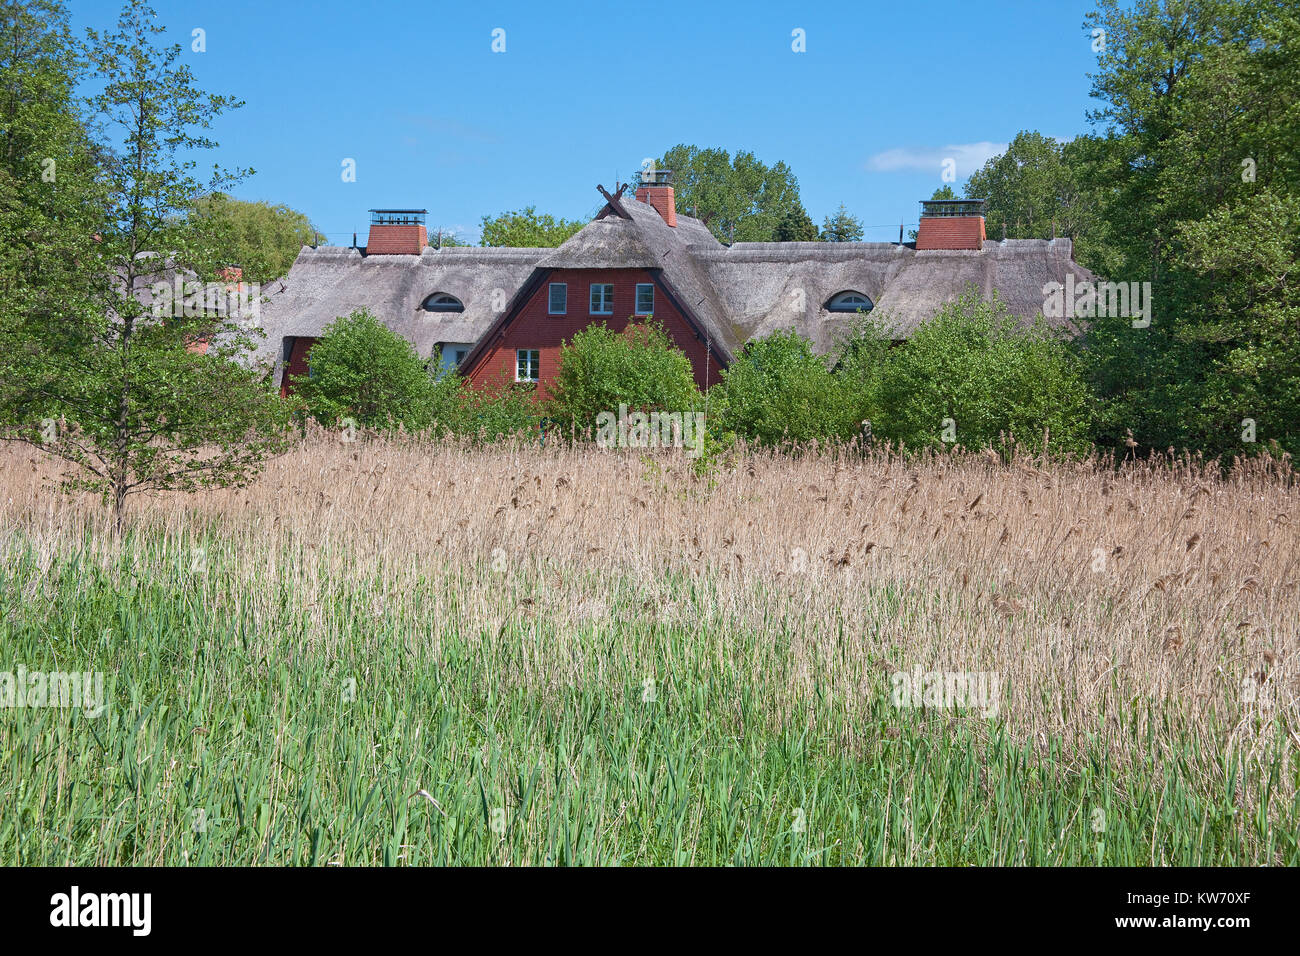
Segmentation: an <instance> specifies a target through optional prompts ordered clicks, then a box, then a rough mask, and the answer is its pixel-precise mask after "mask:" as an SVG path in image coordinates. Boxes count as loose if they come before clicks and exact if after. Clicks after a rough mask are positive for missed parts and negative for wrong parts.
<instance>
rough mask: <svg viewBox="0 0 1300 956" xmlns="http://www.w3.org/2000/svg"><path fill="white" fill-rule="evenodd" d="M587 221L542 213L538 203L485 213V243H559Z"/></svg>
mask: <svg viewBox="0 0 1300 956" xmlns="http://www.w3.org/2000/svg"><path fill="white" fill-rule="evenodd" d="M584 225H585V223H583V222H580V221H578V220H576V219H572V220H571V219H556V218H555V217H554V216H552V215H550V214H549V213H539V212H538V211H537V207H536V206H525V207H524V208H523V209H520V210H517V211H514V212H503V213H501V215H499V216H484V217H483V234H482V239H481V243H482V245H485V246H525V247H528V246H535V247H539V248H542V247H550V246H558V245H559V244H560V243H562V242H564V240H565V239H568V238H569V237H570V236H572V235H573V234H574V233H575V232H577V231H578V230H579V229H581V228H582V227H583V226H584Z"/></svg>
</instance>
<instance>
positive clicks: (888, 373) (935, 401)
mask: <svg viewBox="0 0 1300 956" xmlns="http://www.w3.org/2000/svg"><path fill="white" fill-rule="evenodd" d="M873 391H874V393H875V394H874V396H873V400H872V402H871V407H872V410H873V411H874V415H873V417H872V431H873V434H875V435H876V436H877V437H879V438H884V439H888V440H890V441H895V442H901V443H904V444H906V445H907V446H909V447H913V448H917V447H926V446H933V447H943V446H944V445H946V444H953V443H959V444H961V445H963V446H964V447H966V448H988V447H994V448H1000V447H1002V438H1003V436H1012V437H1014V439H1015V440H1016V441H1017V442H1018V443H1020V444H1022V445H1029V446H1031V447H1033V446H1035V445H1036V444H1037V445H1040V446H1041V444H1042V438H1043V431H1044V429H1048V430H1050V438H1049V443H1050V445H1049V447H1050V448H1051V449H1052V450H1054V451H1070V452H1076V453H1083V452H1086V451H1087V449H1088V448H1089V447H1090V402H1091V396H1090V393H1089V391H1088V388H1087V386H1086V384H1085V383H1084V381H1083V377H1082V372H1081V370H1080V368H1079V367H1078V362H1077V361H1076V360H1075V358H1074V357H1073V356H1072V354H1071V353H1070V351H1069V349H1068V347H1067V346H1066V344H1065V343H1063V342H1062V341H1060V340H1059V339H1058V338H1057V337H1056V336H1055V334H1053V333H1052V332H1051V331H1049V330H1048V329H1046V328H1045V327H1042V326H1034V327H1031V328H1027V329H1026V328H1021V327H1019V325H1018V323H1017V321H1016V319H1015V318H1014V317H1013V316H1012V315H1010V314H1009V313H1008V311H1007V309H1006V306H1005V305H1004V304H1003V303H1001V302H1000V301H999V300H998V299H997V296H996V294H995V295H994V298H993V300H992V301H986V300H985V299H983V298H982V297H981V296H980V294H979V292H978V291H977V290H976V289H974V288H973V287H972V288H969V289H968V290H967V291H966V292H965V293H963V294H962V295H961V296H960V297H959V298H958V299H957V301H955V302H953V303H951V304H949V305H948V306H946V307H945V308H944V309H943V310H941V311H940V312H939V313H938V314H937V315H936V316H935V317H934V318H933V319H931V320H930V321H928V322H926V323H925V324H923V325H922V326H921V327H920V328H918V329H917V330H916V332H915V333H913V335H912V337H911V338H910V339H908V341H907V342H906V343H905V344H904V345H903V346H902V347H900V348H897V349H893V350H891V351H890V352H889V353H888V357H887V360H886V361H884V362H883V364H882V365H881V366H880V368H879V373H878V374H877V375H876V376H875V377H874V384H873Z"/></svg>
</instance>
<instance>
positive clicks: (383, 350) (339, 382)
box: [293, 309, 456, 431]
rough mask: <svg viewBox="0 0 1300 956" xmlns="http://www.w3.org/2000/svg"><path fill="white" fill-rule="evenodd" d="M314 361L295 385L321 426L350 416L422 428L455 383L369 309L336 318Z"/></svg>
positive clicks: (372, 423) (367, 423)
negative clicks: (434, 371) (440, 376)
mask: <svg viewBox="0 0 1300 956" xmlns="http://www.w3.org/2000/svg"><path fill="white" fill-rule="evenodd" d="M310 364H311V372H310V374H309V375H298V376H294V378H293V385H294V388H295V390H296V391H297V392H298V394H299V395H300V396H301V397H302V400H303V402H304V403H305V404H306V406H307V410H308V411H309V412H310V413H311V414H312V416H313V417H315V418H316V420H317V421H319V422H320V423H321V424H323V425H333V424H335V423H337V422H338V421H339V420H340V419H341V418H352V419H354V420H355V421H356V423H357V425H359V426H361V427H363V428H396V427H397V426H398V425H399V424H400V425H402V426H404V427H405V428H406V429H407V430H408V431H422V430H424V429H427V428H428V427H430V425H431V424H432V423H433V418H434V407H435V400H441V402H442V403H443V404H445V403H446V401H447V397H446V396H447V392H448V390H449V389H451V388H454V387H455V385H456V383H455V382H454V381H452V382H450V383H446V382H442V381H439V380H437V379H435V378H434V377H433V376H431V375H430V374H429V373H428V371H426V369H425V363H424V361H423V360H422V359H421V358H420V356H419V355H418V354H417V353H416V351H415V347H414V346H412V345H411V343H410V342H408V341H406V339H404V338H402V337H401V336H400V335H397V334H396V333H395V332H392V331H390V330H389V329H387V328H386V327H385V326H384V325H383V324H382V323H381V322H380V321H379V320H378V319H376V318H375V317H374V316H373V315H371V314H370V313H369V312H368V311H366V310H365V309H359V310H357V311H356V312H353V313H352V314H351V315H349V316H347V317H346V318H340V319H337V320H335V321H334V322H332V323H331V324H330V325H329V326H328V327H327V328H326V329H325V333H324V335H322V336H321V338H320V340H319V341H317V342H316V343H315V344H314V345H313V346H312V348H311V358H310Z"/></svg>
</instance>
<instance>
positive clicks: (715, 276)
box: [259, 196, 1094, 364]
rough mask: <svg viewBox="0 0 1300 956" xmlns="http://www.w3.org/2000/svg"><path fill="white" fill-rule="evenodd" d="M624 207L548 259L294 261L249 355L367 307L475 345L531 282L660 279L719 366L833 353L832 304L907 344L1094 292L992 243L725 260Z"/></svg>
mask: <svg viewBox="0 0 1300 956" xmlns="http://www.w3.org/2000/svg"><path fill="white" fill-rule="evenodd" d="M621 205H622V208H623V209H624V210H625V211H626V212H627V213H628V216H629V218H623V217H621V216H618V215H612V214H607V215H604V216H603V217H602V218H597V219H594V220H593V221H592V222H590V223H588V224H587V225H586V226H584V227H583V228H582V229H581V230H580V231H579V232H577V233H576V234H575V235H573V236H571V237H570V238H569V239H568V240H567V241H566V242H565V243H564V244H562V245H560V246H559V247H557V248H554V249H536V248H478V247H447V248H443V249H441V250H435V249H432V248H430V249H426V250H425V251H424V252H423V253H422V254H421V255H419V256H401V255H392V256H364V255H362V253H361V252H360V251H359V250H356V249H349V248H338V247H322V248H317V249H309V248H304V249H303V250H302V252H301V253H300V254H299V256H298V259H297V261H296V262H295V263H294V265H293V268H292V269H291V270H290V271H289V274H288V275H287V276H286V277H285V278H284V279H282V280H279V281H277V282H274V283H270V284H268V285H266V286H264V287H263V289H262V292H263V296H264V300H263V305H262V326H263V329H264V330H265V331H266V333H267V339H266V341H265V344H264V346H263V347H262V349H261V350H260V352H259V355H260V356H261V357H264V358H272V359H276V360H278V359H280V358H281V357H282V356H281V355H280V351H281V348H282V342H283V339H284V337H285V336H303V335H307V336H315V335H320V333H321V332H322V331H323V330H324V328H325V326H327V325H329V324H330V323H331V322H333V321H334V320H335V319H337V318H339V317H341V316H345V315H347V314H348V313H350V312H352V311H353V310H354V309H359V308H363V307H364V308H368V309H369V310H370V311H371V312H372V313H374V314H375V315H376V316H377V317H378V318H380V319H381V320H382V321H383V322H385V324H387V325H388V326H389V327H390V328H392V329H393V331H395V332H397V333H399V334H400V335H402V336H404V337H405V338H407V339H408V340H409V341H411V342H412V343H413V344H414V345H415V347H416V349H417V350H418V351H419V353H420V354H421V355H425V356H427V355H429V354H431V353H432V351H433V348H434V346H435V344H436V343H438V342H478V341H480V340H481V339H482V337H483V336H484V334H485V333H486V332H487V331H488V329H489V328H491V327H492V326H493V324H494V323H496V322H498V321H500V322H506V321H509V319H510V316H511V314H512V306H513V305H514V302H515V299H516V297H518V296H519V295H520V293H521V290H523V289H524V287H525V285H526V284H527V283H528V281H529V279H530V278H532V277H535V276H539V275H541V272H540V271H539V270H550V269H586V268H590V269H598V268H599V269H609V268H643V269H656V270H661V272H660V277H661V279H662V280H663V281H664V283H665V284H666V285H667V286H668V288H669V290H670V291H671V292H672V293H673V296H674V298H676V299H677V300H678V301H679V302H680V303H681V304H682V306H683V307H684V308H685V309H687V310H688V311H689V312H690V313H691V316H690V317H691V318H692V319H693V320H694V321H695V322H696V323H697V325H698V326H699V327H700V328H701V330H702V332H703V333H704V334H705V335H706V336H707V337H708V338H709V339H710V341H711V343H712V346H713V349H714V351H715V353H717V354H718V356H719V358H720V359H721V360H722V361H723V363H724V364H725V363H726V362H727V361H729V360H730V358H731V357H732V356H734V354H735V352H736V351H738V350H739V349H740V348H741V347H742V346H743V345H744V344H745V343H746V342H748V341H750V340H751V339H754V338H759V337H762V336H765V335H769V334H771V333H772V332H775V331H777V330H780V329H788V328H794V329H796V330H798V331H799V332H800V333H801V334H803V335H805V336H807V337H808V338H809V339H810V340H811V341H812V342H813V344H814V345H815V347H816V348H817V349H818V350H819V351H823V352H825V351H829V350H830V349H832V348H833V347H834V344H835V342H836V340H837V338H838V337H839V336H840V335H841V334H842V332H843V331H844V330H845V329H846V328H847V326H848V325H849V324H850V323H851V322H852V321H853V319H854V316H853V315H852V314H845V313H832V312H828V311H827V310H826V308H825V306H826V304H827V302H828V301H829V300H830V299H831V298H832V297H833V296H834V295H835V294H837V293H839V292H845V291H849V290H852V291H856V292H861V293H864V294H866V295H867V296H868V297H869V298H870V299H871V301H872V302H873V303H874V304H875V307H876V308H875V313H874V314H875V315H876V316H878V317H880V318H882V319H883V320H884V321H885V322H886V324H887V325H889V326H890V327H891V328H893V329H894V330H895V335H896V336H897V337H898V338H906V337H907V336H908V335H910V334H911V333H912V331H914V330H915V329H916V327H917V326H918V325H920V324H921V323H922V322H924V321H925V320H926V319H928V318H930V317H931V316H933V315H934V313H935V312H937V311H938V310H939V309H940V308H941V307H942V306H943V305H945V304H946V303H948V302H951V301H953V300H954V299H956V298H957V297H958V296H959V295H960V294H961V293H962V292H963V291H964V290H965V288H966V287H967V286H968V285H969V284H971V283H973V284H974V285H975V287H976V288H977V289H979V290H980V291H981V292H982V293H983V294H984V295H986V296H988V295H991V294H992V292H993V290H994V289H996V290H997V291H998V293H999V296H1000V298H1001V299H1002V300H1003V301H1004V302H1005V303H1006V304H1007V306H1008V308H1009V309H1010V311H1011V312H1012V313H1013V314H1014V315H1017V316H1019V317H1021V318H1022V319H1025V320H1026V321H1028V320H1030V319H1032V318H1033V317H1036V316H1041V314H1042V305H1043V292H1042V289H1043V286H1044V285H1045V284H1046V283H1048V282H1052V281H1056V282H1063V281H1064V279H1065V275H1066V273H1067V272H1073V273H1074V275H1075V278H1076V280H1082V279H1085V278H1086V279H1091V278H1094V277H1093V276H1092V275H1091V273H1089V272H1088V271H1087V270H1086V269H1083V268H1082V267H1080V266H1078V265H1077V264H1075V263H1074V261H1073V259H1072V252H1073V247H1072V244H1071V242H1070V240H1068V239H1056V240H1052V241H1047V240H1008V241H1004V242H993V241H989V242H985V243H984V248H983V249H981V250H978V251H976V250H964V251H924V252H918V251H917V250H916V249H915V248H914V246H913V245H912V244H903V245H900V244H895V243H871V242H845V243H826V242H785V243H776V242H770V243H755V242H742V243H736V244H735V245H732V246H730V247H728V246H723V245H722V244H721V243H719V242H718V241H717V240H716V239H715V238H714V237H713V235H712V234H711V233H710V232H709V230H708V229H707V228H706V227H705V225H704V224H703V223H702V222H700V221H699V220H697V219H692V218H691V217H689V216H683V215H680V214H679V215H678V217H677V223H678V224H677V226H676V228H673V227H670V226H668V225H667V224H666V223H665V222H664V221H663V220H662V219H661V218H660V216H659V213H658V212H656V211H655V210H654V209H653V207H651V206H650V205H649V204H647V203H642V202H639V201H637V200H635V199H634V198H632V197H631V196H624V197H622V200H621ZM438 292H445V293H448V294H450V295H454V296H455V297H456V298H458V299H460V301H461V302H463V303H464V305H465V311H464V312H459V313H456V312H427V311H424V310H423V309H422V308H421V305H422V303H423V302H424V300H425V298H426V297H428V296H429V295H431V294H433V293H438ZM503 306H504V307H505V311H504V312H502V311H501V310H502V307H503ZM1057 324H1060V323H1059V321H1058V323H1057ZM1070 330H1071V331H1074V330H1073V329H1072V328H1071V329H1070ZM471 358H472V356H471Z"/></svg>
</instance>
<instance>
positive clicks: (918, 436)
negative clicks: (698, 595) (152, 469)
mask: <svg viewBox="0 0 1300 956" xmlns="http://www.w3.org/2000/svg"><path fill="white" fill-rule="evenodd" d="M438 367H439V362H438V357H437V356H436V355H435V356H434V358H433V360H432V361H431V362H429V363H428V366H427V367H426V364H425V363H424V362H423V361H422V360H421V359H420V358H419V357H418V355H417V354H416V352H415V350H414V348H413V347H412V346H411V345H410V344H409V343H407V342H406V341H405V340H404V339H402V338H400V337H399V336H397V335H395V334H394V333H392V332H390V331H389V330H388V329H386V328H385V327H384V326H383V325H382V324H381V323H379V322H378V321H377V320H376V319H375V318H374V317H373V316H371V315H369V313H366V312H364V311H360V312H356V313H353V314H352V315H350V316H348V317H346V318H344V319H340V320H338V321H337V322H335V323H334V324H333V325H331V326H330V327H329V328H328V329H327V330H326V333H325V335H324V336H323V337H322V338H321V339H320V340H319V341H318V342H317V343H316V344H315V345H314V346H313V348H312V353H311V369H312V370H311V375H310V376H309V377H298V378H296V379H295V385H296V387H297V388H298V390H299V392H300V394H301V395H302V397H303V399H304V401H305V403H306V406H307V408H308V410H309V411H310V412H311V414H312V415H314V416H315V417H316V418H317V419H318V420H319V421H321V422H322V423H324V424H327V425H334V424H337V423H338V422H339V420H340V419H342V418H345V417H351V418H352V419H353V420H354V421H355V422H356V423H357V424H358V425H359V426H362V427H371V428H378V429H384V428H396V427H398V426H399V425H400V426H401V427H403V428H405V429H406V430H407V431H410V432H429V433H433V434H436V435H454V436H462V437H469V438H473V439H475V440H486V441H492V440H495V439H498V438H503V437H516V436H523V435H529V434H538V433H539V428H540V427H541V426H543V424H544V423H545V424H546V425H548V426H554V427H555V428H556V431H557V432H558V433H559V435H560V436H561V437H566V438H567V437H568V436H569V435H578V436H591V437H595V434H596V430H597V429H598V426H599V416H601V414H602V413H613V414H617V413H618V412H619V409H620V407H626V409H627V411H628V412H629V413H637V412H642V413H651V412H656V411H659V412H670V413H688V412H696V411H704V410H707V421H706V428H707V432H708V439H709V443H710V447H711V448H715V449H716V448H717V447H719V446H722V445H726V444H728V443H730V442H731V441H733V440H734V439H735V438H743V439H745V440H746V441H749V442H751V443H754V444H758V445H765V446H789V445H799V444H806V443H809V442H813V441H817V442H822V443H825V442H843V441H848V440H851V439H853V438H855V437H856V436H858V435H859V434H861V425H862V422H863V421H864V420H868V421H870V423H871V432H872V437H873V439H874V440H877V441H889V442H891V443H893V444H895V445H897V446H903V447H906V448H913V449H917V448H926V447H935V448H943V447H953V446H955V445H961V446H963V447H965V448H970V449H978V448H996V449H998V450H1000V451H1007V450H1008V449H1009V445H1010V443H1011V442H1012V441H1014V442H1015V443H1017V444H1019V445H1021V446H1028V447H1030V448H1040V447H1042V441H1043V438H1044V435H1045V434H1046V436H1047V440H1048V450H1049V451H1052V452H1057V453H1085V452H1086V451H1087V450H1088V449H1089V447H1090V446H1091V442H1092V437H1093V427H1094V416H1093V411H1092V409H1093V407H1094V403H1093V399H1092V396H1091V394H1090V392H1089V389H1088V386H1087V384H1086V383H1085V380H1084V378H1083V375H1082V372H1081V369H1080V363H1079V361H1078V358H1077V357H1076V355H1075V354H1074V352H1073V351H1072V349H1071V347H1070V345H1069V344H1068V343H1066V342H1064V341H1062V340H1061V339H1060V338H1058V337H1057V336H1056V335H1055V334H1054V333H1053V332H1052V331H1050V330H1049V329H1047V328H1045V327H1043V326H1041V325H1034V326H1031V327H1028V328H1025V327H1023V326H1021V325H1020V323H1019V322H1018V321H1017V320H1016V319H1015V318H1014V317H1013V316H1012V315H1011V314H1010V313H1009V312H1008V311H1007V309H1006V307H1005V305H1004V304H1003V303H1002V302H1000V301H999V300H998V299H997V297H996V295H995V296H994V297H993V299H992V300H989V301H986V300H985V299H984V298H983V297H982V296H980V294H979V293H978V291H976V290H975V289H970V290H968V291H967V292H966V293H965V294H963V295H962V296H961V297H960V298H958V299H957V300H956V301H955V302H953V303H951V304H949V305H948V306H946V307H945V308H943V309H942V310H941V311H940V312H939V313H938V314H937V315H935V316H934V318H933V319H931V320H930V321H929V322H927V323H925V324H924V325H922V326H921V327H920V328H919V329H917V330H916V331H915V332H914V333H913V334H912V336H911V337H910V338H909V339H908V340H907V341H906V342H905V343H904V344H902V345H898V346H895V345H893V344H892V343H891V341H890V336H889V333H888V329H887V326H886V324H885V323H883V322H880V321H877V320H876V319H874V318H873V317H871V316H866V315H864V316H862V317H861V318H860V319H859V321H858V322H857V323H856V325H855V326H854V327H853V328H852V329H851V331H850V333H849V334H848V335H847V336H845V337H844V338H843V339H842V341H841V342H840V343H839V345H838V347H837V348H836V349H835V350H834V352H833V353H832V354H831V355H829V356H822V355H818V354H817V353H816V352H815V351H814V349H813V345H812V343H811V342H809V341H808V340H807V339H805V338H803V337H802V336H800V335H799V334H798V333H797V332H795V331H793V330H791V331H781V332H776V333H774V334H772V335H770V336H767V337H765V338H762V339H758V340H756V341H753V342H751V343H749V344H748V345H747V346H746V347H745V348H744V349H743V350H742V351H741V352H740V354H739V355H737V356H735V359H734V361H733V362H732V364H731V366H730V367H729V368H728V369H727V370H726V371H725V372H724V373H723V375H722V380H721V381H720V382H719V383H718V384H717V385H715V386H714V387H713V388H711V389H710V390H709V392H708V394H707V396H706V395H703V394H701V392H700V391H699V389H698V388H697V387H696V385H695V380H694V377H693V375H692V372H691V365H690V361H689V359H688V358H687V357H686V355H685V354H684V353H683V352H682V351H681V350H680V349H678V348H677V347H676V346H675V345H674V344H673V342H672V339H671V338H670V337H669V336H668V334H667V333H666V332H665V331H664V330H663V329H662V328H661V327H660V326H658V325H655V324H653V323H646V324H632V325H629V326H628V327H627V328H626V329H625V330H623V331H622V332H614V331H611V330H610V329H609V328H607V327H606V326H604V325H594V326H590V327H588V328H586V329H584V330H582V331H581V332H578V333H577V334H576V335H575V336H574V337H573V339H572V340H571V341H569V342H566V343H565V344H564V346H563V348H562V349H561V355H560V367H559V370H558V372H557V374H556V377H555V379H554V380H553V383H552V385H551V398H550V399H549V400H548V401H546V402H538V401H537V399H536V394H535V388H534V386H532V385H527V384H525V385H520V384H517V383H514V382H510V381H505V380H502V381H500V382H494V383H489V384H488V385H487V386H482V387H471V386H469V385H468V384H467V383H465V382H464V381H463V380H462V379H461V378H460V377H459V376H457V375H456V374H455V373H450V374H446V375H437V374H434V373H433V372H431V371H430V369H433V370H436V369H437V368H438Z"/></svg>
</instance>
